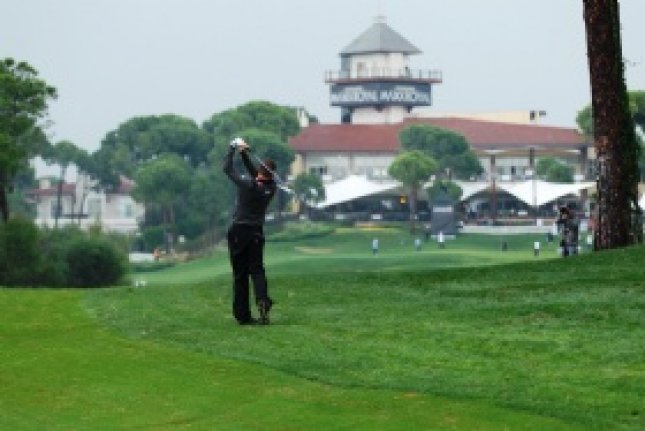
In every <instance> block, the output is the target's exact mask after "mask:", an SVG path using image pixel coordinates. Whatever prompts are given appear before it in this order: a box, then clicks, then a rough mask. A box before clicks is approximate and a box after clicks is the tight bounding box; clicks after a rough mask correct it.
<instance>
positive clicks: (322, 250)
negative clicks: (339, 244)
mask: <svg viewBox="0 0 645 431" xmlns="http://www.w3.org/2000/svg"><path fill="white" fill-rule="evenodd" d="M294 248H295V249H296V251H299V252H301V253H306V254H329V253H332V252H333V251H334V249H333V248H321V247H294Z"/></svg>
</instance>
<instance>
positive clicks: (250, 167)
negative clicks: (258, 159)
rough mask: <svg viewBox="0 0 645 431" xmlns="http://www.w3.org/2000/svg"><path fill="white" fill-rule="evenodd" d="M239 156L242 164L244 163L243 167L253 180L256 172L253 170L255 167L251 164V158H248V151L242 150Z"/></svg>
mask: <svg viewBox="0 0 645 431" xmlns="http://www.w3.org/2000/svg"><path fill="white" fill-rule="evenodd" d="M240 156H242V163H244V167H245V168H246V171H247V172H248V173H249V175H251V178H255V177H257V175H258V170H257V169H255V166H253V162H251V158H250V157H249V151H248V150H244V151H240Z"/></svg>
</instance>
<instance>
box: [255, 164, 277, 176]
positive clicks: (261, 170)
mask: <svg viewBox="0 0 645 431" xmlns="http://www.w3.org/2000/svg"><path fill="white" fill-rule="evenodd" d="M267 168H268V169H267ZM275 169H276V165H275V162H274V161H273V160H271V159H265V160H264V161H263V162H262V164H261V165H260V167H259V168H258V173H259V174H260V175H262V176H263V177H266V178H273V173H272V172H275Z"/></svg>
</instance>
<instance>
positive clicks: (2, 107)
mask: <svg viewBox="0 0 645 431" xmlns="http://www.w3.org/2000/svg"><path fill="white" fill-rule="evenodd" d="M55 97H56V89H55V88H54V87H51V86H49V85H48V84H47V83H46V82H45V81H43V80H41V79H40V78H38V72H37V71H36V69H34V68H33V67H32V66H30V65H29V64H28V63H26V62H16V61H15V60H13V59H12V58H5V59H2V60H0V217H1V218H2V220H3V221H5V222H6V221H7V220H8V218H9V204H8V199H7V194H8V192H9V189H10V188H11V185H12V181H13V178H14V176H15V175H16V174H17V173H18V171H20V170H21V169H25V168H26V167H27V165H28V163H27V162H28V160H29V159H30V158H31V157H33V156H35V155H36V154H39V153H40V152H41V151H42V150H43V148H44V147H46V146H47V145H48V141H47V139H46V137H45V135H44V133H43V132H42V129H41V127H42V126H41V124H40V123H39V122H40V120H41V119H42V118H43V117H44V116H45V115H46V114H47V102H48V101H49V100H50V99H53V98H55Z"/></svg>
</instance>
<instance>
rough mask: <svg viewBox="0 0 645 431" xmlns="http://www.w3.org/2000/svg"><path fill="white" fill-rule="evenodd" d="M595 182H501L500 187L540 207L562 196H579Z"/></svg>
mask: <svg viewBox="0 0 645 431" xmlns="http://www.w3.org/2000/svg"><path fill="white" fill-rule="evenodd" d="M594 186H595V183H593V182H580V183H549V182H546V181H542V180H528V181H520V182H513V183H504V182H500V183H499V184H498V187H499V188H500V189H502V190H504V191H506V192H508V193H510V194H512V195H513V196H515V197H516V198H518V199H519V200H521V201H523V202H525V203H526V204H527V205H530V206H532V207H539V206H542V205H544V204H546V203H549V202H551V201H553V200H555V199H558V198H560V197H562V196H567V195H571V194H578V193H580V191H581V190H587V189H590V188H593V187H594Z"/></svg>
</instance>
